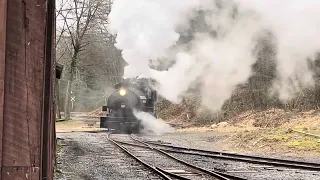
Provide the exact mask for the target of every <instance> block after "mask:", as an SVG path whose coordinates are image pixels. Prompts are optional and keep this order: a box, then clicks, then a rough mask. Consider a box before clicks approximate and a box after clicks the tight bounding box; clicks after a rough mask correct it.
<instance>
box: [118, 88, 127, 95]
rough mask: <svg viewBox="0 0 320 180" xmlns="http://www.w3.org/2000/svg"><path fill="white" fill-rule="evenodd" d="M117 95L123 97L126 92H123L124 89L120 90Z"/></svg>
mask: <svg viewBox="0 0 320 180" xmlns="http://www.w3.org/2000/svg"><path fill="white" fill-rule="evenodd" d="M119 94H120V96H125V95H126V94H127V91H126V90H125V89H122V88H121V89H120V90H119Z"/></svg>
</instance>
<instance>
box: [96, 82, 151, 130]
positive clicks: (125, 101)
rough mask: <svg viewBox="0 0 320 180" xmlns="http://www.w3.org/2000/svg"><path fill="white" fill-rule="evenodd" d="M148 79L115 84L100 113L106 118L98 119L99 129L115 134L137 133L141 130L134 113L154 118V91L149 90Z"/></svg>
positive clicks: (149, 83)
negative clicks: (147, 114)
mask: <svg viewBox="0 0 320 180" xmlns="http://www.w3.org/2000/svg"><path fill="white" fill-rule="evenodd" d="M151 85H152V81H151V80H150V79H137V78H134V79H125V80H123V82H122V83H119V84H116V85H115V87H114V91H113V92H112V93H111V94H110V96H109V97H108V99H107V106H103V107H102V111H106V112H107V116H106V117H100V128H107V129H108V130H111V131H115V132H117V133H139V132H140V131H141V130H142V129H143V125H142V124H141V122H140V120H139V119H137V118H136V117H135V115H134V111H143V112H147V113H150V114H152V115H153V116H155V117H156V110H155V103H156V100H157V93H156V91H154V90H152V88H151Z"/></svg>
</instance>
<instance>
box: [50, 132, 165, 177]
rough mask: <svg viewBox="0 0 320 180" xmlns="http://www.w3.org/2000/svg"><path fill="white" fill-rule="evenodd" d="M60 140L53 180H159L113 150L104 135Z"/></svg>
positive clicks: (69, 135) (66, 135)
mask: <svg viewBox="0 0 320 180" xmlns="http://www.w3.org/2000/svg"><path fill="white" fill-rule="evenodd" d="M57 137H59V138H63V139H64V140H63V141H62V142H61V143H62V144H63V146H62V150H61V152H60V153H59V154H58V158H57V162H58V170H59V171H61V173H55V180H108V179H110V180H111V179H112V180H113V179H128V180H129V179H133V180H140V179H141V180H144V179H159V177H157V176H155V175H154V174H153V173H151V172H150V171H149V170H146V169H145V168H144V167H143V166H141V165H140V164H138V163H137V162H136V161H135V160H133V159H131V158H129V157H127V155H125V154H124V153H123V152H122V151H120V150H119V149H118V148H116V147H115V146H113V145H112V144H111V143H110V142H109V141H108V140H107V139H106V138H105V133H104V135H102V133H101V134H100V133H83V132H82V133H81V132H77V133H76V132H73V133H58V134H57Z"/></svg>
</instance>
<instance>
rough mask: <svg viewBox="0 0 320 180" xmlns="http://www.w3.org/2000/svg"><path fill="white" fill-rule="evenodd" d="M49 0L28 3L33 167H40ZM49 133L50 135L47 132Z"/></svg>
mask: <svg viewBox="0 0 320 180" xmlns="http://www.w3.org/2000/svg"><path fill="white" fill-rule="evenodd" d="M45 15H46V1H45V0H41V1H39V0H28V1H27V5H26V18H27V19H28V21H27V22H28V24H27V25H26V29H25V31H26V43H27V44H26V69H27V71H26V79H27V84H26V87H27V92H28V97H29V98H28V107H27V109H28V111H27V123H28V127H29V146H30V160H31V164H30V165H31V166H40V161H41V158H40V157H41V154H42V152H41V143H42V142H41V128H42V127H41V126H42V105H43V86H44V85H43V83H44V63H45V61H44V53H45V50H44V45H45V39H46V38H45V18H46V17H45ZM47 133H49V132H47Z"/></svg>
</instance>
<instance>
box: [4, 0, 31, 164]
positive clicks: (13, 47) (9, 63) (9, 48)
mask: <svg viewBox="0 0 320 180" xmlns="http://www.w3.org/2000/svg"><path fill="white" fill-rule="evenodd" d="M25 6H26V3H25V2H23V1H21V0H10V1H8V8H7V10H8V14H7V36H6V38H7V39H6V66H5V73H6V75H5V94H4V112H3V113H4V122H3V126H4V128H3V142H2V143H3V150H2V155H3V159H2V165H3V166H27V165H28V164H29V162H30V157H29V156H28V152H29V151H30V149H29V146H28V126H27V123H25V117H26V115H27V114H26V111H27V109H26V107H27V98H28V97H27V91H26V86H25V85H26V83H25V81H26V79H25V58H24V57H25V53H26V52H25V32H24V26H25V25H24V14H25V13H24V12H25Z"/></svg>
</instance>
